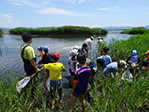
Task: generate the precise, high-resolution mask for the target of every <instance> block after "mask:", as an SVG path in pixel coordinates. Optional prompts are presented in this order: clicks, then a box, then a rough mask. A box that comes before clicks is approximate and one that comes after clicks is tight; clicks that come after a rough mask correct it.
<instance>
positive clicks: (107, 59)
mask: <svg viewBox="0 0 149 112" xmlns="http://www.w3.org/2000/svg"><path fill="white" fill-rule="evenodd" d="M108 51H109V48H108V47H104V48H103V55H102V56H100V58H102V59H104V61H105V65H106V66H107V65H108V64H109V63H111V62H112V59H111V57H110V56H109V55H108Z"/></svg>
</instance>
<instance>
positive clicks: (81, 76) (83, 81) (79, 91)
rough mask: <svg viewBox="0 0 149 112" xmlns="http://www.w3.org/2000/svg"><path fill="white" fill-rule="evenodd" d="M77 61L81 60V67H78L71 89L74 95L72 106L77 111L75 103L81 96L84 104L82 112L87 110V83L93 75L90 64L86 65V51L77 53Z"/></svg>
mask: <svg viewBox="0 0 149 112" xmlns="http://www.w3.org/2000/svg"><path fill="white" fill-rule="evenodd" d="M77 61H78V62H79V65H80V68H79V69H77V71H76V74H75V77H74V83H73V87H72V90H71V94H72V95H73V96H72V108H73V111H75V103H76V99H77V97H78V96H80V97H79V98H80V102H81V104H82V112H85V107H86V103H85V101H84V96H85V93H86V90H87V85H88V82H89V78H90V77H91V69H90V67H89V66H86V64H85V62H86V56H85V54H84V53H79V54H78V55H77Z"/></svg>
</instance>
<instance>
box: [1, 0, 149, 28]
mask: <svg viewBox="0 0 149 112" xmlns="http://www.w3.org/2000/svg"><path fill="white" fill-rule="evenodd" d="M64 25H73V26H87V27H109V26H135V27H138V26H146V25H149V0H0V27H7V28H14V27H51V26H55V27H57V26H64Z"/></svg>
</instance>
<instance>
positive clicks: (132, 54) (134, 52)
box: [131, 49, 138, 57]
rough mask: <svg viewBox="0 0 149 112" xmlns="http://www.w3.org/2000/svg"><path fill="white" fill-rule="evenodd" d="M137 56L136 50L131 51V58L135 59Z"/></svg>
mask: <svg viewBox="0 0 149 112" xmlns="http://www.w3.org/2000/svg"><path fill="white" fill-rule="evenodd" d="M137 54H138V51H137V50H136V49H134V50H132V51H131V56H133V57H136V56H137Z"/></svg>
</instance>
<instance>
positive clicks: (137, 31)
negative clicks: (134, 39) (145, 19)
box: [121, 27, 149, 34]
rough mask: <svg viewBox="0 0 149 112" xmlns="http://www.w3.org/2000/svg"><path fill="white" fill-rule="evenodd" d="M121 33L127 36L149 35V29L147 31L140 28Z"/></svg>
mask: <svg viewBox="0 0 149 112" xmlns="http://www.w3.org/2000/svg"><path fill="white" fill-rule="evenodd" d="M121 33H125V34H145V33H149V29H146V28H144V27H138V28H132V29H128V30H125V31H123V32H121Z"/></svg>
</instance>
